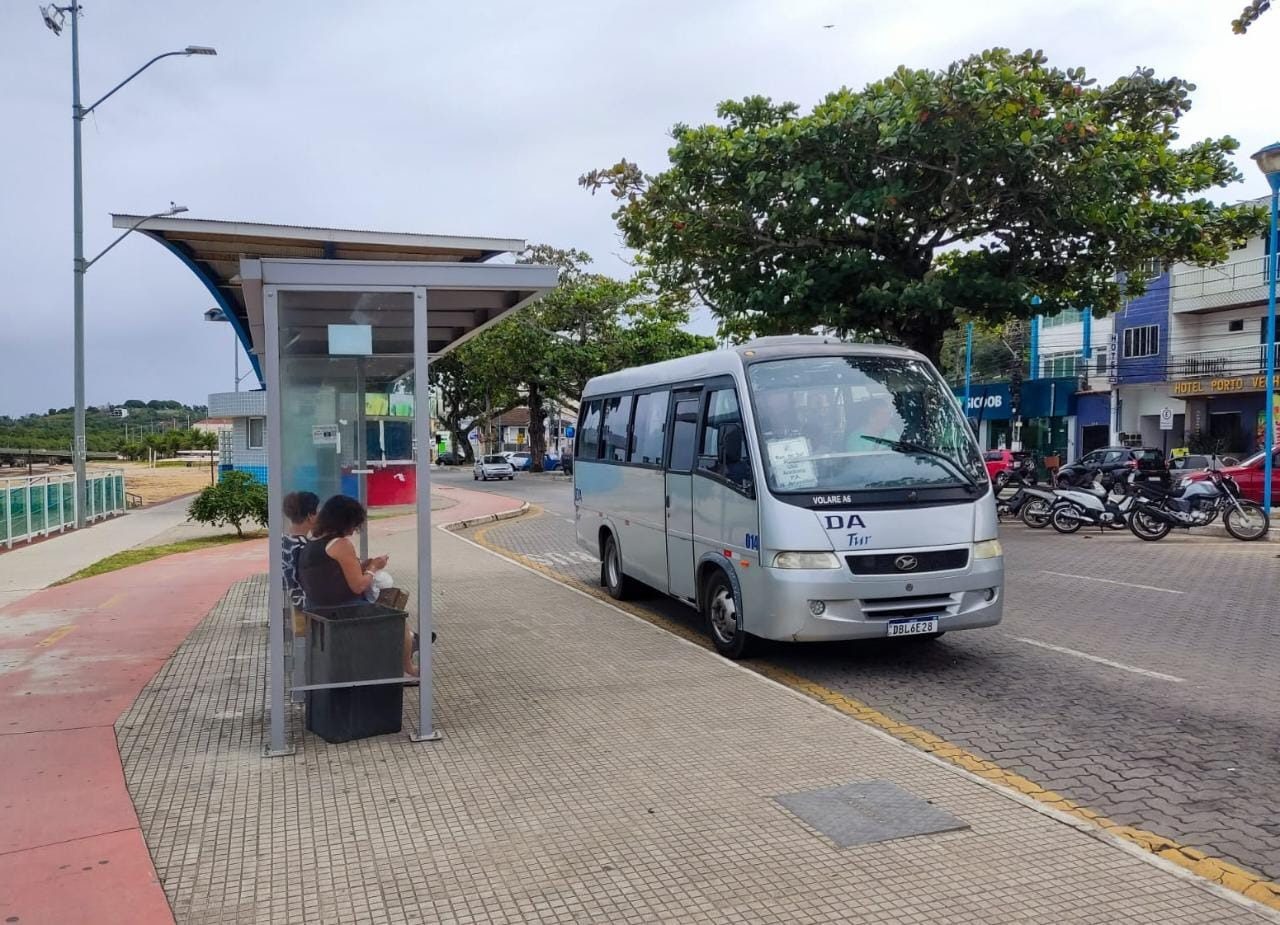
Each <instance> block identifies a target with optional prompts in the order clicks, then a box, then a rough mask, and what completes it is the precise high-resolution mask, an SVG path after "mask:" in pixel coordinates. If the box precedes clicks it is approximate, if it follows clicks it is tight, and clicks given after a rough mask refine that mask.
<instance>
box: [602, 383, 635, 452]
mask: <svg viewBox="0 0 1280 925" xmlns="http://www.w3.org/2000/svg"><path fill="white" fill-rule="evenodd" d="M632 402H633V399H632V397H631V396H630V395H619V396H616V397H614V398H609V399H606V400H605V403H604V454H603V457H604V458H605V459H608V460H610V461H611V462H626V461H627V427H628V426H629V425H630V424H631V405H632Z"/></svg>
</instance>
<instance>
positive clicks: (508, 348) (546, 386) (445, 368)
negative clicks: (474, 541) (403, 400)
mask: <svg viewBox="0 0 1280 925" xmlns="http://www.w3.org/2000/svg"><path fill="white" fill-rule="evenodd" d="M521 259H522V260H524V261H526V262H530V263H542V264H550V265H554V266H558V267H559V268H560V285H559V286H558V287H557V288H556V289H554V290H552V291H551V292H549V293H547V295H546V296H544V297H543V298H542V299H541V300H539V301H538V302H536V303H534V304H533V305H531V306H529V307H528V308H525V309H522V310H521V311H519V312H516V313H515V314H514V315H513V316H512V317H511V318H508V319H506V320H504V321H502V322H500V323H499V324H497V325H494V326H493V327H492V328H490V329H488V330H486V331H484V332H482V333H481V334H479V335H477V336H476V337H474V338H472V339H471V340H470V341H468V342H467V343H465V344H463V345H462V346H461V347H459V348H458V349H456V350H454V351H452V352H451V353H449V354H447V355H446V356H444V357H441V358H440V359H439V360H437V361H435V362H434V363H432V365H431V379H432V383H433V384H434V385H436V386H437V387H438V388H439V389H440V397H441V409H440V413H439V415H438V417H439V418H440V419H441V420H442V421H443V422H444V423H445V426H446V427H447V428H448V429H449V431H450V432H451V433H452V434H453V437H454V442H455V444H456V445H457V446H458V447H459V448H461V449H462V450H463V452H464V453H465V454H466V455H468V456H469V455H470V446H469V442H468V440H467V435H466V431H467V429H468V428H470V427H474V426H480V427H482V428H483V427H484V426H486V425H487V423H488V422H490V421H492V420H495V419H496V418H497V417H498V416H500V415H501V414H503V413H505V412H507V411H509V410H511V409H512V408H516V407H521V406H527V407H528V408H529V409H530V415H529V444H530V445H529V449H530V452H531V454H532V455H533V458H534V466H535V467H540V466H541V463H542V458H543V455H544V454H545V452H546V442H545V436H546V435H545V433H544V432H543V416H544V413H545V409H547V408H548V407H549V406H551V405H557V404H562V403H564V402H565V401H568V400H576V399H577V398H578V396H579V395H581V394H582V388H583V386H584V385H585V384H586V381H587V380H588V379H590V378H591V377H592V376H596V375H599V374H601V373H604V372H607V371H609V370H612V369H621V368H624V367H627V366H635V365H639V364H643V363H654V362H657V361H659V360H666V359H671V358H673V357H677V356H684V355H686V354H689V353H697V352H699V351H702V350H710V349H712V348H713V347H714V346H715V342H714V341H713V340H712V339H711V338H709V337H702V336H699V335H696V334H690V333H689V332H688V331H685V330H684V329H683V325H684V324H686V323H687V322H688V320H689V305H688V302H687V301H686V300H685V299H683V298H682V297H681V296H679V295H671V294H664V295H663V296H661V297H660V296H658V295H656V294H655V293H654V292H653V291H652V289H651V287H650V286H649V285H648V283H647V282H646V280H645V279H644V278H643V277H639V276H637V277H633V278H631V279H627V280H619V279H615V278H613V277H611V276H606V275H604V274H600V273H591V272H588V270H587V267H588V266H589V264H590V263H591V258H590V257H589V256H588V255H587V254H584V253H583V252H581V251H576V250H559V249H556V248H552V247H549V246H547V245H538V246H535V247H532V248H530V249H529V250H528V251H527V252H526V253H525V254H523V255H522V256H521Z"/></svg>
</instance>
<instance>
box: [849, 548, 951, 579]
mask: <svg viewBox="0 0 1280 925" xmlns="http://www.w3.org/2000/svg"><path fill="white" fill-rule="evenodd" d="M845 561H847V562H848V563H849V571H851V572H853V574H855V575H915V574H918V573H920V572H946V571H953V570H956V569H962V568H964V567H965V566H966V565H968V564H969V547H968V546H961V547H960V548H959V549H931V550H928V551H926V552H915V553H905V554H904V553H897V552H873V553H867V554H865V555H853V556H845ZM903 566H906V568H904V567H903Z"/></svg>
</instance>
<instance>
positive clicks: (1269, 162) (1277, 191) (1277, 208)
mask: <svg viewBox="0 0 1280 925" xmlns="http://www.w3.org/2000/svg"><path fill="white" fill-rule="evenodd" d="M1253 159H1254V161H1255V162H1256V163H1257V165H1258V169H1259V170H1261V171H1262V173H1263V174H1264V175H1265V176H1266V178H1267V183H1268V184H1270V186H1271V237H1270V241H1271V246H1270V247H1269V248H1268V250H1267V290H1268V291H1267V391H1266V402H1267V404H1266V417H1265V420H1266V433H1265V434H1264V435H1263V441H1262V449H1263V453H1264V455H1263V457H1262V509H1263V510H1264V511H1266V512H1267V514H1268V515H1270V513H1271V478H1272V469H1273V467H1274V459H1273V457H1274V455H1275V446H1276V406H1275V401H1276V400H1275V394H1276V269H1277V259H1276V258H1277V254H1276V223H1277V217H1278V215H1280V141H1277V142H1273V143H1272V144H1269V145H1267V146H1266V147H1265V148H1263V149H1262V150H1261V151H1257V152H1255V153H1254V155H1253Z"/></svg>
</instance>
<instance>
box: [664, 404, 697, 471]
mask: <svg viewBox="0 0 1280 925" xmlns="http://www.w3.org/2000/svg"><path fill="white" fill-rule="evenodd" d="M697 437H698V400H697V399H696V398H686V399H682V400H680V401H678V402H676V410H675V418H674V424H673V427H672V428H671V462H670V464H669V465H668V466H667V468H668V469H670V470H671V471H672V472H688V471H689V470H690V469H692V468H693V454H694V445H695V443H696V441H697Z"/></svg>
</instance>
